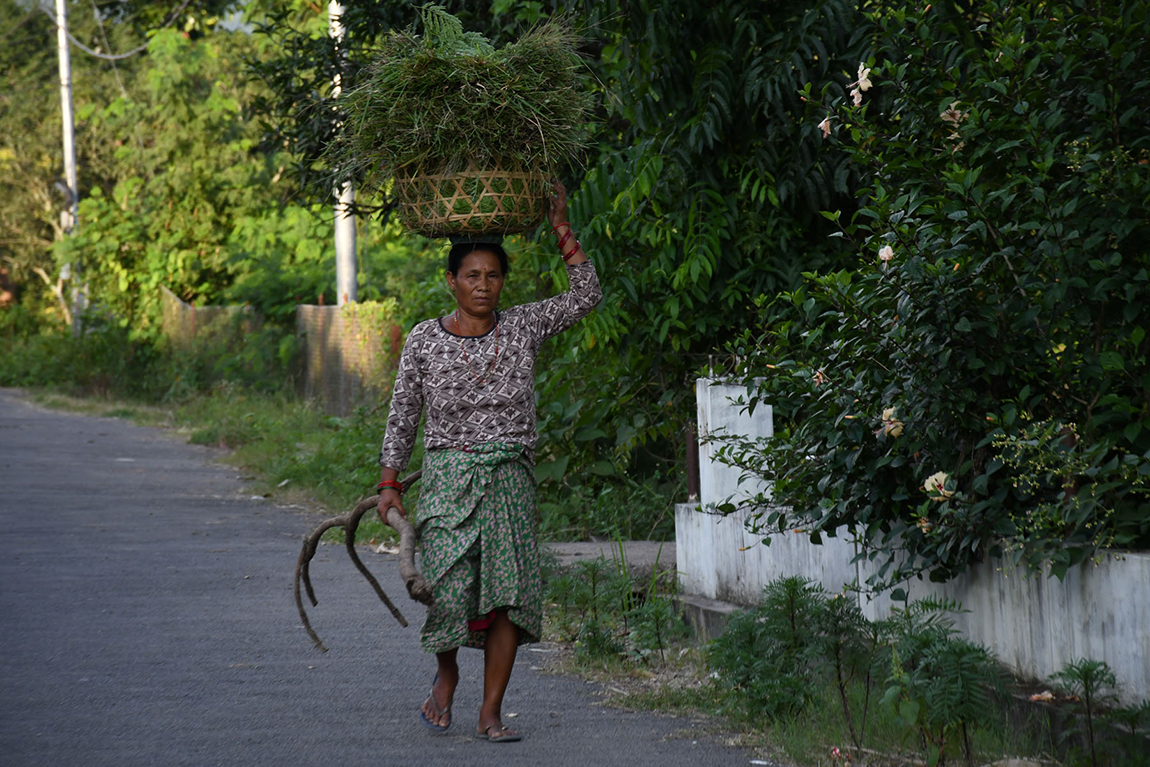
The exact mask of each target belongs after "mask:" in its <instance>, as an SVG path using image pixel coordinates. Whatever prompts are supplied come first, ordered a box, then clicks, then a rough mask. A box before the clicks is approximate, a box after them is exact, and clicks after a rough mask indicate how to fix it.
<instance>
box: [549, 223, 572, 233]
mask: <svg viewBox="0 0 1150 767" xmlns="http://www.w3.org/2000/svg"><path fill="white" fill-rule="evenodd" d="M561 226H565V227H567V228H568V229H570V228H571V225H570V224H568V223H567V222H566V221H564V222H563V223H562V224H556V225H555V226H553V227H551V231H553V232H554V231H555V230H556V229H558V228H559V227H561Z"/></svg>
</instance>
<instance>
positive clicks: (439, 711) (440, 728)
mask: <svg viewBox="0 0 1150 767" xmlns="http://www.w3.org/2000/svg"><path fill="white" fill-rule="evenodd" d="M438 681H439V674H436V675H435V678H434V679H432V680H431V692H429V693H427V700H429V701H431V708H432V710H433V711H434V712H435V718H436V719H442V718H443V715H444V714H447V717H448V719H447V724H436V723H435V722H433V721H431V720H430V719H428V718H427V714H425V713H423V709H422V708H420V709H419V721H420V722H421V723H422V724H423V726H424V727H426V728H427V729H429V730H431V731H433V732H447V730H448V728H449V727H451V706H448V707H447V708H440V707H439V703H438V702H437V701H436V700H435V685H436V683H437V682H438ZM424 705H427V701H424Z"/></svg>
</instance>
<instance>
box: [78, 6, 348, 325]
mask: <svg viewBox="0 0 1150 767" xmlns="http://www.w3.org/2000/svg"><path fill="white" fill-rule="evenodd" d="M62 1H63V0H57V2H62ZM343 10H344V8H343V6H342V5H341V4H340V3H339V2H338V0H330V2H328V4H327V29H328V34H329V35H331V37H332V39H334V40H335V45H336V55H337V56H338V58H339V60H340V62H341V66H340V69H342V68H343V67H342V62H343V61H344V60H345V59H346V54H345V53H344V51H343V50H342V49H341V44H342V43H343V38H344V34H345V33H346V29H345V28H344V26H343ZM341 78H342V74H341V73H339V72H337V73H336V75H335V77H334V78H333V79H332V89H331V95H332V99H333V100H334V99H339V94H340V93H341V92H342V90H343V87H342V79H341ZM333 191H334V193H335V196H336V204H335V292H336V304H341V305H342V304H346V303H349V302H353V301H356V300H358V298H359V295H358V291H357V289H356V262H355V216H354V215H353V214H352V213H350V212H349V206H350V205H351V204H352V203H354V202H355V188H354V187H352V185H351V182H350V181H348V182H346V183H344V184H342V185H341V186H339V187H338V188H336V189H335V190H333Z"/></svg>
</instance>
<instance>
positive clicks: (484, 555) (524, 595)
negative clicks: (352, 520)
mask: <svg viewBox="0 0 1150 767" xmlns="http://www.w3.org/2000/svg"><path fill="white" fill-rule="evenodd" d="M421 485H422V488H421V490H420V499H419V511H418V514H417V524H418V526H419V533H420V551H421V557H420V570H421V572H422V573H423V577H424V578H426V579H427V582H428V583H430V584H432V586H433V588H434V589H435V604H434V605H433V606H432V607H431V608H430V609H429V610H428V611H427V621H426V622H425V623H424V624H423V631H422V633H421V635H420V644H421V646H422V647H423V649H424V650H425V651H426V652H430V653H438V652H444V651H446V650H451V649H454V648H456V647H476V648H482V647H483V645H484V643H485V641H486V638H487V627H488V625H489V624H490V619H491V615H492V613H493V611H495V610H499V609H506V610H507V615H508V617H509V618H510V619H511V622H512V623H514V624H515V625H516V626H518V627H519V642H520V644H524V643H527V642H538V641H539V635H540V634H541V633H542V627H543V585H542V579H541V576H540V572H539V540H538V534H537V525H536V510H535V509H536V507H535V470H534V466H533V462H532V460H531V457H530V455H529V454H528V452H527V449H526V448H524V447H522V446H521V445H507V444H503V443H499V442H489V443H486V444H483V445H478V446H476V447H472V448H466V449H459V450H431V451H428V453H427V455H425V456H424V459H423V479H422V482H421Z"/></svg>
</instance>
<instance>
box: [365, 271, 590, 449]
mask: <svg viewBox="0 0 1150 767" xmlns="http://www.w3.org/2000/svg"><path fill="white" fill-rule="evenodd" d="M567 278H568V281H569V282H570V285H571V288H570V290H569V291H567V292H566V293H562V294H560V295H558V296H554V297H552V298H548V299H544V300H543V301H538V302H536V303H532V304H523V305H521V306H513V307H511V308H510V309H508V310H507V311H504V312H499V313H498V314H497V315H496V319H497V324H496V326H495V327H494V328H492V330H490V331H488V332H487V333H486V334H484V335H482V336H474V337H464V336H459V335H456V334H455V333H452V332H451V331H449V330H448V329H447V328H446V327H444V323H443V321H442V320H441V319H433V320H426V321H424V322H421V323H419V324H418V325H416V326H415V327H414V328H412V329H411V332H410V333H409V334H408V336H407V341H406V343H404V345H403V354H402V355H401V356H400V358H399V372H398V373H397V374H396V377H395V389H394V391H393V392H392V397H391V411H390V413H389V414H388V417H387V434H386V436H385V437H384V440H383V449H382V450H381V451H380V455H379V463H380V465H381V466H383V467H385V468H390V469H395V470H396V471H403V470H404V468H406V466H407V462H408V461H409V460H410V459H411V451H412V448H413V447H414V445H415V435H416V430H417V429H418V428H419V417H420V414H421V413H422V412H424V410H425V409H426V414H427V423H426V424H425V426H424V433H423V445H424V449H425V450H434V449H436V448H443V447H464V446H469V445H477V444H480V443H483V442H496V441H498V442H507V443H512V444H520V445H524V446H525V447H527V448H529V449H530V448H534V447H535V440H536V436H537V435H536V433H535V357H536V355H538V353H539V347H540V345H541V344H542V343H543V342H544V341H545V340H547V339H548V338H550V337H551V336H554V335H557V334H558V333H561V332H562V331H564V330H566V329H567V328H569V327H571V326H572V325H574V324H575V323H576V322H578V321H579V320H580V319H581V318H583V317H585V316H587V315H588V314H590V313H591V310H592V309H594V308H595V305H596V304H598V303H599V299H600V298H602V296H603V293H602V291H601V290H600V289H599V278H598V276H597V275H596V273H595V267H594V266H592V264H591V262H590V261H584V262H583V263H581V264H577V265H574V266H568V267H567ZM497 346H498V358H496V348H497Z"/></svg>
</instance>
